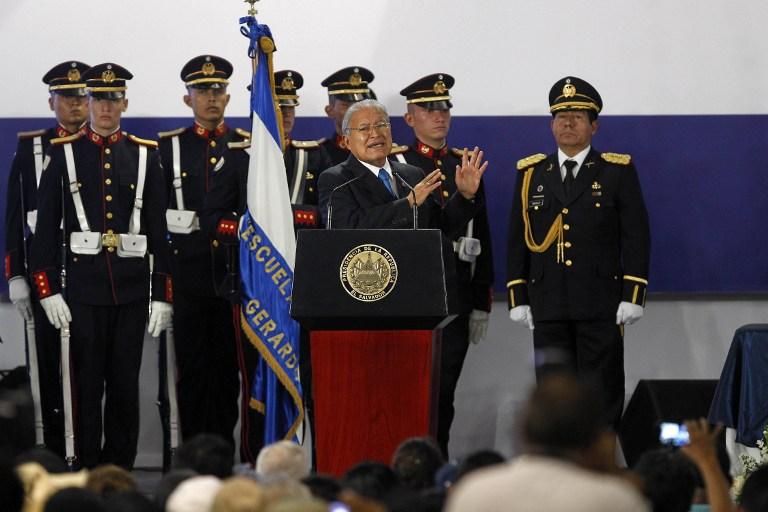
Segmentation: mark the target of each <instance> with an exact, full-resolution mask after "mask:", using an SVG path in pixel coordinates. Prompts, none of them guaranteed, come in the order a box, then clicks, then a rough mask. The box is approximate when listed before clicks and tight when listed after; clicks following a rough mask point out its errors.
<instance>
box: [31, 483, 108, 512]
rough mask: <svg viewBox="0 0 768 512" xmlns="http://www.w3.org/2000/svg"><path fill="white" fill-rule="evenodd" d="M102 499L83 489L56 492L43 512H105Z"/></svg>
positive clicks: (68, 488) (73, 488) (47, 502)
mask: <svg viewBox="0 0 768 512" xmlns="http://www.w3.org/2000/svg"><path fill="white" fill-rule="evenodd" d="M106 510H107V509H106V508H105V507H104V504H103V503H102V501H101V498H99V497H98V496H96V495H95V494H93V493H92V492H91V491H89V490H87V489H83V488H82V487H67V488H66V489H61V490H60V491H56V492H55V493H54V494H53V495H52V496H51V497H50V498H48V501H46V503H45V507H44V508H43V512H105V511H106Z"/></svg>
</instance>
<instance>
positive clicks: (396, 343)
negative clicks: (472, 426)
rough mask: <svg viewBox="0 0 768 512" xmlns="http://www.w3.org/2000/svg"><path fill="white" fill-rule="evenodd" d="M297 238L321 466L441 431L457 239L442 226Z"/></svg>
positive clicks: (337, 470) (378, 456)
mask: <svg viewBox="0 0 768 512" xmlns="http://www.w3.org/2000/svg"><path fill="white" fill-rule="evenodd" d="M297 244H298V245H297V250H296V265H295V270H294V279H295V282H294V286H293V295H292V305H291V316H292V317H293V318H295V319H297V320H298V321H299V322H300V323H301V325H302V326H303V327H304V328H305V329H307V330H309V331H310V347H311V357H312V392H313V396H314V404H315V408H314V424H313V425H312V428H314V431H315V454H316V461H315V462H316V466H317V471H318V472H319V473H328V474H333V475H340V474H342V473H344V472H345V471H346V470H347V469H349V468H350V467H351V466H352V465H354V464H356V463H357V462H360V461H362V460H379V461H382V462H386V463H389V462H390V459H391V457H392V454H393V452H394V450H395V448H397V446H398V445H399V444H400V442H402V441H403V440H404V439H406V438H408V437H412V436H424V435H434V434H435V431H436V427H437V425H436V420H437V415H436V411H437V390H438V379H439V363H440V357H439V354H440V330H439V328H440V327H442V326H443V325H445V324H446V323H448V322H449V321H450V320H452V319H453V317H454V316H455V315H454V314H453V312H454V311H455V310H456V307H455V290H453V289H452V287H451V284H452V283H453V282H455V280H454V279H453V272H454V270H453V266H452V265H453V257H452V251H451V247H450V244H449V242H446V241H445V240H444V239H443V237H442V234H441V232H440V231H439V230H332V231H319V230H318V231H313V230H306V231H299V234H298V242H297Z"/></svg>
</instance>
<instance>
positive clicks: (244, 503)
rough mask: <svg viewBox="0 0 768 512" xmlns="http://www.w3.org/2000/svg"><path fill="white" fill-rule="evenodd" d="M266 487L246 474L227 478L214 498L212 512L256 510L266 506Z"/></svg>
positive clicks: (252, 511)
mask: <svg viewBox="0 0 768 512" xmlns="http://www.w3.org/2000/svg"><path fill="white" fill-rule="evenodd" d="M265 502H266V496H265V493H264V489H263V488H262V487H261V485H259V484H258V483H257V482H256V481H255V480H253V479H251V478H247V477H244V476H233V477H232V478H228V479H226V480H225V481H224V482H223V483H222V484H221V488H219V492H217V493H216V497H215V498H214V499H213V506H212V507H211V512H256V511H259V510H262V509H263V508H264V505H265Z"/></svg>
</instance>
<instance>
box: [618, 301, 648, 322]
mask: <svg viewBox="0 0 768 512" xmlns="http://www.w3.org/2000/svg"><path fill="white" fill-rule="evenodd" d="M642 317H643V306H638V305H637V304H632V303H631V302H620V303H619V309H617V310H616V325H624V324H626V325H632V324H633V323H635V322H637V321H638V320H640V319H641V318H642Z"/></svg>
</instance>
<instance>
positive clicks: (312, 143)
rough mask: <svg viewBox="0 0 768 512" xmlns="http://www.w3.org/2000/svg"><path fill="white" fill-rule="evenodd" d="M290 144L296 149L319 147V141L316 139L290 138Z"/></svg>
mask: <svg viewBox="0 0 768 512" xmlns="http://www.w3.org/2000/svg"><path fill="white" fill-rule="evenodd" d="M291 146H293V147H295V148H298V149H314V148H319V147H320V143H319V142H317V141H316V140H293V139H291Z"/></svg>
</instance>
